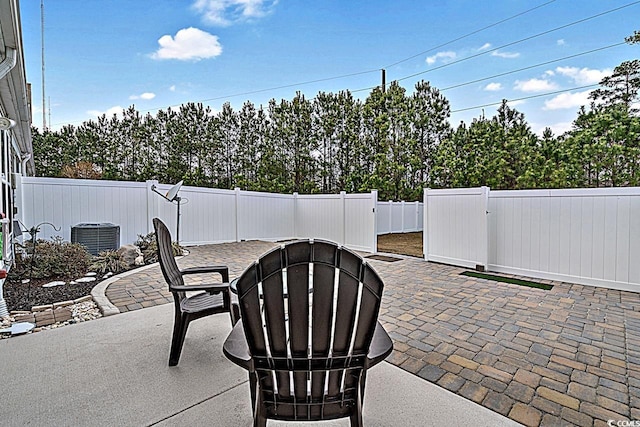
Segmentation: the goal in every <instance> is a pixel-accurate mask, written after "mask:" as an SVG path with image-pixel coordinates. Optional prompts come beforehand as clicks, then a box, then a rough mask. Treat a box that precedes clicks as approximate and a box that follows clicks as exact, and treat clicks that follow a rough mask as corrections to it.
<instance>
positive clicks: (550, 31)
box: [396, 0, 640, 81]
mask: <svg viewBox="0 0 640 427" xmlns="http://www.w3.org/2000/svg"><path fill="white" fill-rule="evenodd" d="M638 3H640V0H638V1H634V2H632V3H628V4H626V5H624V6H620V7H617V8H615V9H610V10H607V11H604V12H601V13H598V14H595V15H592V16H589V17H587V18H583V19H579V20H577V21H574V22H570V23H569V24H565V25H561V26H560V27H556V28H552V29H550V30H547V31H543V32H541V33H538V34H534V35H532V36H529V37H525V38H523V39H520V40H516V41H514V42H511V43H507V44H503V45H502V46H498V47H496V48H495V49H491V50H487V51H484V52H479V53H476V54H474V55H471V56H467V57H465V58H460V59H458V60H457V61H452V62H449V63H446V64H443V65H440V66H438V67H434V68H430V69H428V70H425V71H421V72H419V73H415V74H411V75H409V76H406V77H401V78H399V79H396V81H402V80H406V79H410V78H412V77H416V76H419V75H421V74H426V73H430V72H432V71H436V70H440V69H442V68H445V67H450V66H452V65H455V64H459V63H461V62H463V61H468V60H469V59H473V58H477V57H479V56H482V55H487V54H489V53H492V52H496V51H498V50H499V49H503V48H505V47H510V46H514V45H516V44H519V43H522V42H525V41H529V40H532V39H535V38H538V37H541V36H544V35H547V34H550V33H553V32H555V31H558V30H562V29H564V28H568V27H571V26H573V25H577V24H581V23H583V22H586V21H590V20H592V19H595V18H599V17H601V16H604V15H607V14H609V13H613V12H617V11H619V10H622V9H624V8H627V7H630V6H633V5H636V4H638Z"/></svg>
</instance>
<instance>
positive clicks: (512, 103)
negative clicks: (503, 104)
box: [507, 99, 527, 108]
mask: <svg viewBox="0 0 640 427" xmlns="http://www.w3.org/2000/svg"><path fill="white" fill-rule="evenodd" d="M526 103H527V101H526V100H524V99H519V100H517V101H507V105H508V106H509V107H511V108H513V107H516V106H518V105H522V104H526Z"/></svg>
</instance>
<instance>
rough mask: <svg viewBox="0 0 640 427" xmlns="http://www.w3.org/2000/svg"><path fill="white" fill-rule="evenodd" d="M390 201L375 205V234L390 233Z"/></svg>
mask: <svg viewBox="0 0 640 427" xmlns="http://www.w3.org/2000/svg"><path fill="white" fill-rule="evenodd" d="M390 221H391V202H378V204H377V205H376V235H380V234H388V233H391V224H390Z"/></svg>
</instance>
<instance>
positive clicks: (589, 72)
mask: <svg viewBox="0 0 640 427" xmlns="http://www.w3.org/2000/svg"><path fill="white" fill-rule="evenodd" d="M556 72H558V74H562V75H563V76H567V77H569V78H570V79H571V80H573V81H574V82H575V83H577V84H581V85H590V84H595V83H600V81H601V80H602V79H603V78H605V77H606V76H609V75H611V73H612V71H611V70H610V69H608V68H605V69H604V70H593V69H590V68H586V67H585V68H578V67H557V68H556Z"/></svg>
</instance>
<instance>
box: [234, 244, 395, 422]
mask: <svg viewBox="0 0 640 427" xmlns="http://www.w3.org/2000/svg"><path fill="white" fill-rule="evenodd" d="M311 265H313V267H311ZM285 272H286V273H285ZM336 272H337V273H336ZM310 276H311V277H312V280H311V284H312V289H310V288H309V287H310V280H309V278H310ZM336 278H337V283H336ZM336 289H337V292H336V291H335V290H336ZM237 290H238V298H239V308H240V314H241V317H242V322H239V323H238V324H237V325H236V326H235V327H234V329H233V330H232V332H231V334H230V335H229V337H228V338H227V341H226V342H225V344H224V347H223V351H224V353H225V355H226V356H227V357H228V358H229V359H230V360H232V361H233V362H234V363H237V364H238V365H240V366H242V367H244V368H245V369H247V370H248V371H249V380H250V389H251V397H252V405H253V408H254V425H256V426H265V425H266V420H267V419H268V418H272V419H279V420H290V421H296V420H298V421H301V420H325V419H334V418H342V417H349V418H350V420H351V425H352V426H361V425H362V413H361V409H362V398H363V393H364V386H365V381H366V369H368V368H369V367H371V366H373V365H375V364H376V363H379V362H380V361H382V360H383V359H384V358H385V357H386V356H388V355H389V354H390V353H391V350H392V349H393V344H392V342H391V339H390V338H389V336H388V334H387V333H386V332H385V331H384V329H383V328H382V326H381V325H380V324H379V323H378V322H377V316H378V311H379V308H380V301H381V297H382V290H383V284H382V281H381V280H380V278H379V277H378V275H377V274H376V273H375V271H373V269H372V268H371V267H370V266H368V265H367V264H366V263H365V262H364V260H363V259H362V258H361V257H360V256H359V255H357V254H356V253H354V252H351V251H349V250H348V249H346V248H341V247H338V246H337V245H336V244H334V243H332V242H327V241H321V240H315V241H308V240H305V241H298V242H292V243H289V244H286V245H285V246H284V247H281V248H276V249H274V250H272V251H270V252H268V253H266V254H264V255H263V256H262V257H260V259H259V260H258V261H257V262H256V263H254V264H252V265H251V266H249V268H247V269H246V270H245V272H244V273H243V274H242V275H241V276H240V278H239V279H238V282H237ZM259 290H261V293H260V292H259ZM358 310H359V311H358ZM310 316H311V320H309V317H310ZM309 322H311V324H310V323H309ZM327 377H328V378H329V380H328V382H327V379H326V378H327ZM292 378H293V381H291V379H292Z"/></svg>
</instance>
